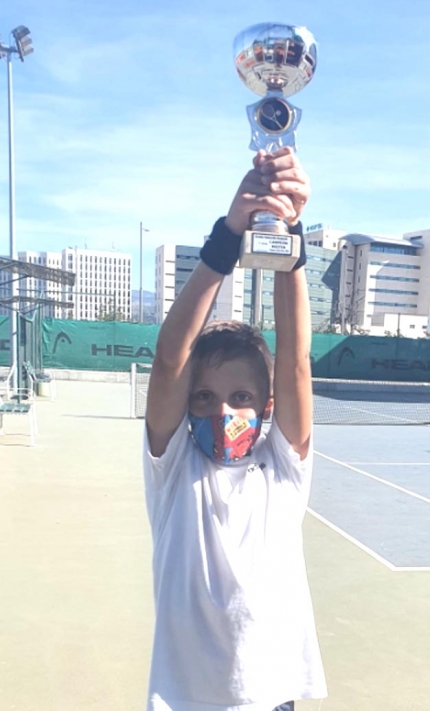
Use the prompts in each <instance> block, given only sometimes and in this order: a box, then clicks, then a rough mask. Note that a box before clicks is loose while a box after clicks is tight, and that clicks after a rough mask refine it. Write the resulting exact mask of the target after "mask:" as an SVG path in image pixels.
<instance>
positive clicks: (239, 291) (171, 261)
mask: <svg viewBox="0 0 430 711" xmlns="http://www.w3.org/2000/svg"><path fill="white" fill-rule="evenodd" d="M199 260H200V247H190V246H184V245H172V244H163V245H162V246H161V247H158V248H157V250H156V255H155V316H156V323H157V324H161V323H163V321H164V319H165V318H166V316H167V314H168V312H169V309H170V307H171V305H172V304H173V302H174V300H175V298H176V297H177V295H178V294H179V292H180V291H181V289H182V287H183V286H184V284H185V283H186V282H187V281H188V279H189V277H190V275H191V274H192V272H193V271H194V268H195V267H196V265H197V263H198V261H199ZM243 284H244V270H243V269H235V270H234V271H233V273H232V274H230V275H229V276H227V277H226V278H225V279H224V281H223V283H222V286H221V288H220V290H219V293H218V296H217V299H216V302H215V304H214V308H213V312H212V315H211V318H213V319H218V320H229V319H235V320H236V321H242V320H243Z"/></svg>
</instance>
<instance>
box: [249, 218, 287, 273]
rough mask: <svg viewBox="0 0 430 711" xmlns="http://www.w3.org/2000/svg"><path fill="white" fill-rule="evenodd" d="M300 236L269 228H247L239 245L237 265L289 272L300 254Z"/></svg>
mask: <svg viewBox="0 0 430 711" xmlns="http://www.w3.org/2000/svg"><path fill="white" fill-rule="evenodd" d="M300 247H301V238H300V236H299V235H290V234H288V233H283V234H276V233H274V232H271V231H269V230H267V229H266V230H265V229H258V227H255V228H254V229H251V230H247V231H246V232H245V233H244V235H243V237H242V243H241V247H240V256H239V266H240V267H243V268H244V269H271V270H273V271H275V272H290V271H291V270H292V268H293V267H294V265H295V264H296V262H297V260H298V258H299V256H300Z"/></svg>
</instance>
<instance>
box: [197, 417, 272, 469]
mask: <svg viewBox="0 0 430 711" xmlns="http://www.w3.org/2000/svg"><path fill="white" fill-rule="evenodd" d="M188 418H189V421H190V424H191V433H192V435H193V437H194V439H195V441H196V442H197V444H198V445H199V447H200V449H201V450H202V451H203V452H204V454H206V456H208V457H209V458H210V459H212V460H213V461H214V462H219V463H220V464H234V463H235V462H237V461H238V460H239V459H242V457H244V456H245V455H246V454H248V452H249V451H250V450H251V448H252V447H253V446H254V444H255V442H256V441H257V439H258V438H259V436H260V430H261V423H262V419H263V418H262V416H261V415H259V416H258V417H255V418H254V419H252V420H247V419H245V418H243V417H239V416H238V415H215V416H214V417H195V416H194V415H191V414H189V415H188Z"/></svg>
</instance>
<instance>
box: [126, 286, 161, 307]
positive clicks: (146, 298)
mask: <svg viewBox="0 0 430 711" xmlns="http://www.w3.org/2000/svg"><path fill="white" fill-rule="evenodd" d="M139 294H140V292H139V289H133V290H132V292H131V303H132V304H137V305H138V306H139ZM142 297H143V298H142V301H143V308H145V307H148V308H154V306H155V294H154V292H153V291H145V289H143V291H142Z"/></svg>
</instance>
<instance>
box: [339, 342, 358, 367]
mask: <svg viewBox="0 0 430 711" xmlns="http://www.w3.org/2000/svg"><path fill="white" fill-rule="evenodd" d="M344 358H347V359H351V360H355V355H354V351H353V350H351V348H348V346H345V348H342V350H341V352H340V354H339V358H338V359H337V364H338V365H340V364H341V363H342V361H343V359H344Z"/></svg>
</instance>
